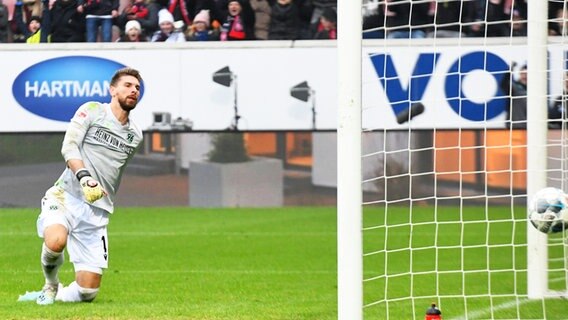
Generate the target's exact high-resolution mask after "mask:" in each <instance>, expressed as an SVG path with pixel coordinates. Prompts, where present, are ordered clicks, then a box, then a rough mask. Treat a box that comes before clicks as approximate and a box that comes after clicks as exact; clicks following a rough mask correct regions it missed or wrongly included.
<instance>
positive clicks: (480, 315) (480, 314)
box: [448, 299, 530, 320]
mask: <svg viewBox="0 0 568 320" xmlns="http://www.w3.org/2000/svg"><path fill="white" fill-rule="evenodd" d="M529 301H530V300H529V299H519V300H513V301H509V302H504V303H501V304H498V305H495V306H491V307H489V308H485V309H481V310H475V311H473V312H469V313H468V314H467V315H462V316H459V317H457V318H450V319H448V320H475V319H487V317H486V316H487V315H488V314H490V313H491V311H492V310H493V311H500V310H506V309H511V308H513V307H517V306H520V305H523V304H525V303H527V302H529Z"/></svg>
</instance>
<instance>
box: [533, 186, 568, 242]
mask: <svg viewBox="0 0 568 320" xmlns="http://www.w3.org/2000/svg"><path fill="white" fill-rule="evenodd" d="M529 220H530V222H531V223H532V225H533V226H534V227H535V228H537V229H538V231H540V232H544V233H556V232H562V231H563V230H564V229H567V228H568V199H567V195H566V193H564V191H562V190H560V189H558V188H552V187H548V188H544V189H541V190H539V191H538V192H537V193H535V194H534V196H533V198H532V200H531V202H530V203H529Z"/></svg>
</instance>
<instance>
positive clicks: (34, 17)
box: [28, 16, 41, 24]
mask: <svg viewBox="0 0 568 320" xmlns="http://www.w3.org/2000/svg"><path fill="white" fill-rule="evenodd" d="M34 20H35V21H37V22H38V23H39V24H41V18H40V17H39V16H31V17H30V20H29V21H28V24H30V22H32V21H34Z"/></svg>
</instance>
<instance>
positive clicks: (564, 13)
mask: <svg viewBox="0 0 568 320" xmlns="http://www.w3.org/2000/svg"><path fill="white" fill-rule="evenodd" d="M551 8H552V10H551V14H549V18H550V23H549V32H548V34H549V35H551V36H563V37H564V36H566V35H568V8H564V7H558V6H557V5H556V6H553V5H551Z"/></svg>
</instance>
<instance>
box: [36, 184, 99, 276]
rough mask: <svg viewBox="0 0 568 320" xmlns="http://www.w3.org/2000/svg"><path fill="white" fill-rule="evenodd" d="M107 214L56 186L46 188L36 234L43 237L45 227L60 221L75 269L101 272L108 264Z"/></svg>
mask: <svg viewBox="0 0 568 320" xmlns="http://www.w3.org/2000/svg"><path fill="white" fill-rule="evenodd" d="M108 217H109V213H108V212H107V211H105V210H103V209H100V208H97V207H93V206H91V205H89V204H88V203H86V202H85V201H84V200H83V199H77V198H75V197H74V196H72V195H71V194H69V193H67V192H65V191H64V190H63V189H61V188H60V187H57V186H53V187H51V188H49V189H48V190H47V191H46V193H45V196H44V197H43V199H42V200H41V213H40V215H39V217H38V219H37V233H38V235H39V236H40V237H42V238H43V232H44V230H45V228H46V227H48V226H51V225H54V224H61V225H63V226H64V227H65V228H66V229H67V231H68V236H67V252H68V253H69V260H70V261H71V262H72V263H73V265H74V267H75V272H77V271H90V272H94V273H98V274H102V272H103V271H102V269H106V268H107V267H108V258H109V252H108V236H107V225H108Z"/></svg>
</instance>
